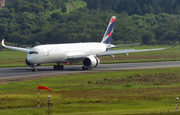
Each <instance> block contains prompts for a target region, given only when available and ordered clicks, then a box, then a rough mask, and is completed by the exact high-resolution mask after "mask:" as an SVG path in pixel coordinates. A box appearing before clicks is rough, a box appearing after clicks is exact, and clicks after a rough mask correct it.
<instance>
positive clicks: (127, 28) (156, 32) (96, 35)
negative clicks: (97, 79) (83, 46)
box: [0, 0, 180, 50]
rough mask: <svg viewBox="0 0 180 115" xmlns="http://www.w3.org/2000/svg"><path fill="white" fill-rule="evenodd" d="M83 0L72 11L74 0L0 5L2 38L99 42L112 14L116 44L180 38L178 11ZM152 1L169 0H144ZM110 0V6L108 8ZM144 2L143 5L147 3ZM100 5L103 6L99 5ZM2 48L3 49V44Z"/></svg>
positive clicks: (31, 42) (17, 42)
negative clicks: (139, 10) (69, 5)
mask: <svg viewBox="0 0 180 115" xmlns="http://www.w3.org/2000/svg"><path fill="white" fill-rule="evenodd" d="M84 1H86V2H87V6H86V7H84V8H80V9H78V10H74V11H72V12H70V13H66V10H67V9H66V8H65V7H66V5H67V3H68V2H71V1H65V0H13V1H11V2H10V1H9V3H7V6H6V7H4V8H1V9H0V38H1V39H6V41H8V42H6V44H8V45H14V46H21V47H26V46H30V47H32V46H35V45H39V44H46V43H67V42H68V43H69V42H100V41H101V39H102V37H103V34H104V32H105V29H106V27H107V25H108V22H109V20H110V18H111V16H113V15H116V16H117V19H116V22H115V28H114V33H113V38H112V43H114V44H124V43H137V42H138V43H142V44H170V43H172V42H174V41H176V40H179V39H180V35H179V34H180V31H179V30H180V23H179V22H180V20H179V19H180V16H179V15H177V14H176V13H172V14H171V13H169V14H168V13H162V12H159V13H158V14H156V13H157V12H156V10H155V9H153V10H154V13H153V12H151V13H148V12H146V13H145V14H143V15H138V13H134V14H133V13H132V14H131V13H130V12H127V11H126V10H119V11H118V10H115V8H116V7H115V6H114V5H117V6H118V5H119V4H120V2H121V3H122V2H124V3H126V1H129V2H130V1H131V2H132V3H133V1H134V2H137V3H138V2H139V4H140V3H141V2H140V0H118V1H117V0H112V1H113V2H112V3H111V4H110V2H108V0H84ZM103 1H104V2H103ZM141 1H142V0H141ZM145 1H146V2H145ZM152 1H154V2H155V1H157V2H158V4H159V3H161V1H168V0H144V1H143V2H142V3H146V4H150V3H152ZM171 1H175V3H176V2H177V0H171ZM169 2H170V0H169ZM58 3H59V4H60V5H58ZM97 3H100V4H99V5H98V4H97ZM108 3H109V5H110V6H111V7H107V9H105V6H108ZM113 3H116V4H113ZM132 3H129V4H132ZM142 3H141V5H139V6H140V7H141V6H144V5H142ZM15 4H16V5H15ZM17 4H20V5H17ZM48 4H49V5H48ZM97 5H98V6H101V5H102V7H99V9H98V7H97ZM176 5H178V4H176ZM50 6H51V7H50ZM103 7H104V8H103ZM129 7H130V6H129ZM63 8H64V9H63ZM108 8H109V9H108ZM117 8H118V7H117ZM120 8H122V7H120ZM131 9H133V7H132V8H131ZM63 10H64V11H63ZM142 11H144V10H142ZM155 12H156V13H155ZM143 13H144V12H143ZM0 50H3V49H2V47H0Z"/></svg>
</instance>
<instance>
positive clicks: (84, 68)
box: [82, 66, 92, 70]
mask: <svg viewBox="0 0 180 115" xmlns="http://www.w3.org/2000/svg"><path fill="white" fill-rule="evenodd" d="M82 70H92V68H91V67H84V66H82Z"/></svg>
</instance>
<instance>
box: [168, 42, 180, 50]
mask: <svg viewBox="0 0 180 115" xmlns="http://www.w3.org/2000/svg"><path fill="white" fill-rule="evenodd" d="M178 42H179V41H177V42H176V43H175V44H174V45H173V46H171V47H169V48H173V47H175V46H176V45H177V44H178ZM169 48H167V49H169Z"/></svg>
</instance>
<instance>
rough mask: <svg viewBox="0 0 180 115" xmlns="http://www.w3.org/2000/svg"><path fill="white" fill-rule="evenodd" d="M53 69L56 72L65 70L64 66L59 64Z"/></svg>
mask: <svg viewBox="0 0 180 115" xmlns="http://www.w3.org/2000/svg"><path fill="white" fill-rule="evenodd" d="M53 69H54V70H63V69H64V65H59V64H58V65H54V66H53Z"/></svg>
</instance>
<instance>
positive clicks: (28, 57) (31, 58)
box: [27, 55, 35, 63]
mask: <svg viewBox="0 0 180 115" xmlns="http://www.w3.org/2000/svg"><path fill="white" fill-rule="evenodd" d="M34 60H35V57H34V56H32V55H28V56H27V61H28V62H29V63H34Z"/></svg>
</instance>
